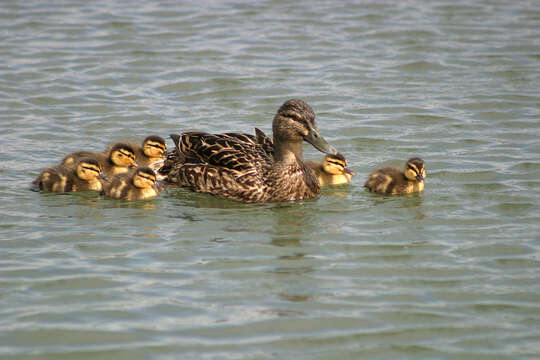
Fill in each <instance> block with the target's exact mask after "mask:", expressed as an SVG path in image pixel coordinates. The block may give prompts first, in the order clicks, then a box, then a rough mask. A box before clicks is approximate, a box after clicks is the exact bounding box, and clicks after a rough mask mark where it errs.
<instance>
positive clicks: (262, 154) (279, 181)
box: [160, 129, 320, 202]
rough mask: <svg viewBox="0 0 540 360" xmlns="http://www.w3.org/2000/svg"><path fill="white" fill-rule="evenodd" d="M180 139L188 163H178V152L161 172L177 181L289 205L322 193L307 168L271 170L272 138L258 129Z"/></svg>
mask: <svg viewBox="0 0 540 360" xmlns="http://www.w3.org/2000/svg"><path fill="white" fill-rule="evenodd" d="M177 139H178V148H179V149H180V153H181V154H184V155H183V156H185V158H184V162H183V163H178V160H179V156H178V150H176V149H175V150H173V152H171V153H170V154H169V156H168V159H167V160H166V162H165V165H164V167H163V168H162V169H161V170H160V173H162V174H163V173H165V172H167V175H168V181H170V182H172V183H176V184H179V185H181V186H188V187H190V188H191V189H192V190H194V191H197V192H205V193H210V194H213V195H217V196H222V197H225V198H228V199H232V200H237V201H242V202H265V201H290V200H298V199H304V198H310V197H313V196H315V195H317V194H319V193H320V188H319V186H318V182H317V179H316V177H315V175H314V174H313V171H312V170H311V169H309V168H308V167H307V166H305V165H302V166H300V165H296V166H288V167H287V168H280V167H278V168H273V167H272V165H273V151H274V149H273V142H272V139H270V138H269V137H267V136H266V135H265V134H264V133H263V132H262V131H261V130H259V129H256V136H253V135H249V134H235V133H226V134H208V133H200V132H188V133H184V134H182V135H181V136H180V137H179V138H177ZM173 140H174V138H173ZM284 177H285V178H284ZM278 189H279V191H278Z"/></svg>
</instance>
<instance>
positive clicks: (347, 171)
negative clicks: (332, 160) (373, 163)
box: [344, 168, 356, 175]
mask: <svg viewBox="0 0 540 360" xmlns="http://www.w3.org/2000/svg"><path fill="white" fill-rule="evenodd" d="M344 170H345V172H346V173H347V174H349V175H356V173H355V172H354V171H352V170H351V169H349V168H345V169H344Z"/></svg>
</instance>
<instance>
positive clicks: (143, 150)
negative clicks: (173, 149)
mask: <svg viewBox="0 0 540 360" xmlns="http://www.w3.org/2000/svg"><path fill="white" fill-rule="evenodd" d="M132 147H133V149H134V150H135V161H136V162H137V164H138V165H139V166H151V165H153V164H155V163H156V162H157V161H160V160H163V159H164V158H165V157H164V153H165V150H167V143H166V142H165V140H164V139H163V138H162V137H161V136H158V135H150V136H148V137H147V138H146V139H144V140H143V142H142V145H141V146H136V145H135V146H132Z"/></svg>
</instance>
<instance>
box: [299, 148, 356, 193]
mask: <svg viewBox="0 0 540 360" xmlns="http://www.w3.org/2000/svg"><path fill="white" fill-rule="evenodd" d="M306 164H307V165H308V166H309V167H310V168H312V169H313V171H314V172H315V175H316V176H317V179H318V180H319V185H320V186H327V185H343V184H349V183H350V182H351V178H352V176H353V175H354V171H351V170H349V169H347V160H346V159H345V157H344V156H343V155H342V154H340V153H337V154H336V155H330V154H328V155H326V156H325V157H324V159H323V161H322V163H319V162H317V161H306Z"/></svg>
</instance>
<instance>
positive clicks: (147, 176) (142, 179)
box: [132, 167, 156, 189]
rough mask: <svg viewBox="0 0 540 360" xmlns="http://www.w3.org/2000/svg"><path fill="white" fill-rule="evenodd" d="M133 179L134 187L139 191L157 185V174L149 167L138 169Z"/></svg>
mask: <svg viewBox="0 0 540 360" xmlns="http://www.w3.org/2000/svg"><path fill="white" fill-rule="evenodd" d="M132 179H133V180H132V181H133V185H135V186H136V187H138V188H139V189H148V188H151V187H154V186H155V185H156V174H155V173H154V170H152V169H150V168H148V167H141V168H137V170H135V172H134V173H133V178H132Z"/></svg>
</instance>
